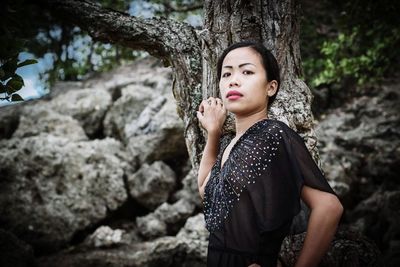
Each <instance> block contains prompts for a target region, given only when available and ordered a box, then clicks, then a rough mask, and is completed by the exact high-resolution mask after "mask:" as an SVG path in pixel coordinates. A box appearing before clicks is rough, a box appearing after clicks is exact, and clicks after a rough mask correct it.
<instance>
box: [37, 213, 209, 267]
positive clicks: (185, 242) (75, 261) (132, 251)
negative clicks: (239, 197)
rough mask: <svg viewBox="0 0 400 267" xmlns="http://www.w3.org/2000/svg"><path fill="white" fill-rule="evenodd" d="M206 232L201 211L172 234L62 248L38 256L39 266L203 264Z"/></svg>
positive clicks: (192, 266)
mask: <svg viewBox="0 0 400 267" xmlns="http://www.w3.org/2000/svg"><path fill="white" fill-rule="evenodd" d="M207 238H208V232H207V230H206V229H205V222H204V216H203V214H198V215H196V216H194V217H191V218H189V219H188V220H187V222H186V224H185V226H184V227H183V228H182V230H181V231H180V232H179V234H178V235H177V236H176V237H175V236H167V237H161V238H158V239H155V240H152V241H148V242H142V243H129V244H124V245H121V246H118V247H110V248H102V249H96V248H93V249H82V248H80V247H75V248H74V249H69V250H65V251H63V252H61V253H58V254H56V255H52V256H47V257H43V258H41V259H39V260H38V265H39V266H41V267H52V266H57V267H69V266H74V267H81V266H82V267H103V266H104V267H106V266H126V267H139V266H140V267H155V266H174V267H202V266H205V265H206V256H207Z"/></svg>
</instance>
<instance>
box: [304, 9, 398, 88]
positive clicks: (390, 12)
mask: <svg viewBox="0 0 400 267" xmlns="http://www.w3.org/2000/svg"><path fill="white" fill-rule="evenodd" d="M396 5H397V6H398V5H399V4H398V3H396V2H394V3H393V2H390V1H380V2H379V3H378V2H376V1H365V2H363V3H362V5H361V4H360V3H358V5H355V4H354V3H352V2H348V1H347V2H346V1H339V2H338V1H335V2H334V3H333V1H322V4H321V6H320V7H319V8H320V10H319V11H318V12H319V13H320V15H321V16H325V17H324V18H322V20H320V21H317V19H318V18H315V19H314V20H313V17H311V14H310V13H312V12H315V10H306V11H305V16H304V17H303V28H304V30H305V31H304V33H303V34H302V36H301V38H302V44H301V48H302V50H303V52H302V56H303V64H304V65H303V66H304V69H305V78H306V79H307V81H308V83H309V84H310V85H311V86H313V87H318V86H320V85H329V84H335V83H340V82H342V81H343V80H350V81H354V82H355V83H357V84H359V85H362V84H366V83H373V82H378V81H379V80H380V79H381V78H382V77H383V76H384V75H387V74H388V73H390V71H392V70H393V69H394V68H395V66H396V65H397V62H396V61H397V60H398V53H397V50H396V49H397V47H399V44H400V30H399V27H398V25H400V21H399V19H398V15H397V11H396V9H397V10H398V7H397V6H396ZM307 12H309V13H307ZM311 39H312V40H311ZM310 40H311V44H312V47H314V48H310V47H307V44H308V43H310V42H309V41H310ZM312 49H314V50H312ZM315 49H317V50H315Z"/></svg>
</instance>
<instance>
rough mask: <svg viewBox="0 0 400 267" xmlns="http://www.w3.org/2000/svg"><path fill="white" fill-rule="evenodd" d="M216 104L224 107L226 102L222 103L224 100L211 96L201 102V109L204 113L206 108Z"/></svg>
mask: <svg viewBox="0 0 400 267" xmlns="http://www.w3.org/2000/svg"><path fill="white" fill-rule="evenodd" d="M215 106H221V107H223V106H224V104H223V103H222V100H221V99H219V98H214V97H209V98H208V99H205V100H203V101H202V102H201V104H200V106H199V111H200V112H202V113H203V112H204V109H205V108H207V107H215Z"/></svg>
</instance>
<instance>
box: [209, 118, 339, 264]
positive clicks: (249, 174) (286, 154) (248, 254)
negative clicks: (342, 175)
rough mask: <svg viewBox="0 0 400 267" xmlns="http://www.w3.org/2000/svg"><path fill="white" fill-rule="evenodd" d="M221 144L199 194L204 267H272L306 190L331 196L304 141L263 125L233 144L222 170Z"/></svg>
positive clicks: (277, 125)
mask: <svg viewBox="0 0 400 267" xmlns="http://www.w3.org/2000/svg"><path fill="white" fill-rule="evenodd" d="M228 144H229V142H225V143H222V144H221V146H220V150H219V154H218V156H217V159H216V162H215V164H214V166H213V167H212V169H211V176H210V179H209V181H208V182H207V185H206V187H205V191H204V201H203V204H204V216H205V220H206V228H207V230H208V231H209V232H210V235H209V244H208V255H207V266H208V267H217V266H218V267H225V266H226V267H228V266H229V267H247V266H249V265H251V264H253V263H257V264H259V265H260V266H262V267H272V266H273V267H275V266H276V264H277V257H278V254H279V250H280V247H281V244H282V241H283V239H284V238H285V236H287V235H288V234H289V231H290V227H291V223H292V220H293V218H294V216H295V215H296V214H298V212H299V211H300V192H301V188H302V186H303V185H308V186H310V187H312V188H316V189H319V190H322V191H325V192H329V193H332V194H335V193H334V191H333V190H332V188H331V187H330V186H329V184H328V182H327V181H326V179H325V177H324V175H323V174H322V173H321V171H320V169H319V168H318V166H317V165H316V163H315V162H314V160H313V158H312V157H311V154H310V153H309V151H308V149H307V148H306V146H305V144H304V141H303V139H302V138H301V136H300V135H298V134H297V133H296V132H295V131H294V130H292V129H291V128H290V127H288V126H287V125H286V124H285V123H283V122H281V121H278V120H275V119H264V120H261V121H258V122H256V123H255V124H253V125H252V126H251V127H250V128H249V129H247V131H246V132H245V133H244V134H243V135H242V136H241V137H240V138H239V139H238V140H237V141H236V143H235V144H234V146H233V147H232V149H231V151H230V154H229V156H228V158H227V160H226V161H225V163H224V164H223V166H222V168H221V160H222V155H223V152H224V150H225V148H226V147H227V145H228Z"/></svg>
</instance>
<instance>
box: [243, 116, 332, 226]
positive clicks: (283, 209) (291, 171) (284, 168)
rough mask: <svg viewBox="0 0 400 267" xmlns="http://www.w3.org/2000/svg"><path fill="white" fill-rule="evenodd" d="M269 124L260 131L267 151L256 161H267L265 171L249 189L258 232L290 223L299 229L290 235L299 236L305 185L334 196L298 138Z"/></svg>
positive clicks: (277, 124) (280, 124) (283, 127)
mask: <svg viewBox="0 0 400 267" xmlns="http://www.w3.org/2000/svg"><path fill="white" fill-rule="evenodd" d="M270 123H271V124H270V125H269V127H268V128H267V130H264V131H263V139H264V140H265V141H264V142H266V145H265V146H266V148H268V147H269V149H267V150H266V152H264V153H262V154H261V155H260V156H259V157H258V159H260V161H262V159H263V158H266V159H267V161H266V162H267V163H266V165H265V171H263V172H262V173H260V175H259V177H258V180H259V181H258V182H257V183H256V184H254V186H252V187H249V192H250V197H251V200H252V204H253V207H254V210H255V212H256V218H257V223H258V225H259V231H260V233H264V232H267V231H273V230H276V229H278V228H280V227H282V225H285V224H287V223H289V222H292V221H293V224H294V223H296V224H299V223H302V224H303V225H301V226H300V227H298V229H297V230H293V229H292V231H291V232H292V233H293V232H300V231H303V230H304V227H306V226H307V225H306V222H305V220H304V219H305V218H304V217H305V216H304V213H306V216H307V211H305V212H301V213H299V212H300V210H301V209H302V205H301V190H302V187H303V186H304V185H307V186H310V187H312V188H315V189H318V190H321V191H325V192H329V193H332V194H335V193H334V191H333V190H332V188H331V187H330V186H329V184H328V182H327V180H326V179H325V177H324V175H323V174H322V172H321V170H320V169H319V168H318V166H317V164H316V163H315V161H314V159H313V158H312V156H311V154H310V152H309V151H308V149H307V147H306V146H305V144H304V141H303V139H302V138H301V136H300V135H299V134H297V133H296V132H295V131H294V130H292V129H291V128H290V127H289V126H287V125H286V124H285V123H283V122H280V121H276V122H273V123H272V121H270ZM255 143H257V142H255ZM298 214H299V215H302V219H301V221H299V216H296V215H298ZM293 218H295V220H293ZM296 221H297V222H296Z"/></svg>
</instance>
